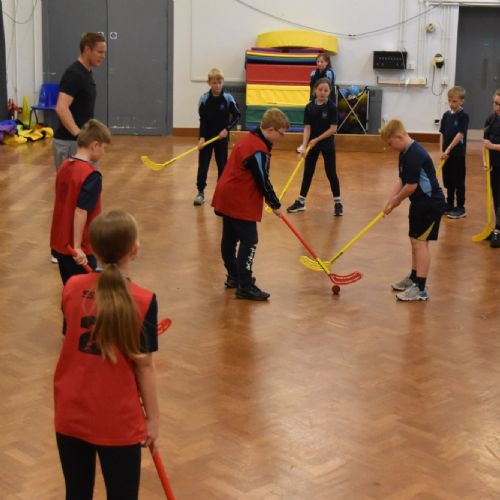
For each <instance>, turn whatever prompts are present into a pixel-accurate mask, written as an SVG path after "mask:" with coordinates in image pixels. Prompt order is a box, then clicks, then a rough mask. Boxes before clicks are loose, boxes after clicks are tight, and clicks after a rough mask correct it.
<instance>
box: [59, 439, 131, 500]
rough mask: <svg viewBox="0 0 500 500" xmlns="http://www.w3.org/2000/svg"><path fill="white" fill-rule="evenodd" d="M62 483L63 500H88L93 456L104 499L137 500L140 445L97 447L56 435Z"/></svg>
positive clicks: (93, 466)
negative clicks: (97, 468) (64, 491)
mask: <svg viewBox="0 0 500 500" xmlns="http://www.w3.org/2000/svg"><path fill="white" fill-rule="evenodd" d="M56 439H57V448H58V450H59V457H60V459H61V465H62V469H63V474H64V481H65V483H66V500H91V499H92V497H93V495H94V482H95V466H96V455H99V461H100V462H101V470H102V475H103V477H104V483H105V485H106V492H107V500H137V499H138V498H139V481H140V477H141V445H140V443H137V444H134V445H130V446H97V445H93V444H91V443H87V442H86V441H82V440H81V439H76V438H73V437H70V436H64V435H62V434H56Z"/></svg>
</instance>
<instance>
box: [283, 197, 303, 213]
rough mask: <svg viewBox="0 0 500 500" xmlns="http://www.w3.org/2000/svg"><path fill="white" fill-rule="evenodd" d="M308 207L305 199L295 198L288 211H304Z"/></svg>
mask: <svg viewBox="0 0 500 500" xmlns="http://www.w3.org/2000/svg"><path fill="white" fill-rule="evenodd" d="M305 209H306V204H305V203H304V202H303V201H300V200H295V201H294V202H293V203H292V204H291V205H290V206H289V207H288V208H287V209H286V211H287V212H290V213H292V214H293V213H295V212H303V211H304V210H305Z"/></svg>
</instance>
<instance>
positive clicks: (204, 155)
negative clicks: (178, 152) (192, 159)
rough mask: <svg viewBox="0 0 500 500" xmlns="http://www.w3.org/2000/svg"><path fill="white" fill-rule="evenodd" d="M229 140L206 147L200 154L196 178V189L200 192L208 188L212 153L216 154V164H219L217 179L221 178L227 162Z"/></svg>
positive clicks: (218, 141) (220, 140) (221, 140)
mask: <svg viewBox="0 0 500 500" xmlns="http://www.w3.org/2000/svg"><path fill="white" fill-rule="evenodd" d="M228 142H229V138H228V137H227V138H225V139H219V140H217V141H215V142H212V143H211V144H209V145H208V146H205V147H204V148H203V149H202V150H201V151H200V152H199V153H198V176H197V178H196V187H197V189H198V191H201V192H203V191H204V190H205V187H206V186H207V174H208V167H209V166H210V160H211V159H212V151H213V152H214V153H215V163H216V164H217V179H218V178H219V177H220V176H221V174H222V171H223V170H224V167H225V166H226V162H227V146H228Z"/></svg>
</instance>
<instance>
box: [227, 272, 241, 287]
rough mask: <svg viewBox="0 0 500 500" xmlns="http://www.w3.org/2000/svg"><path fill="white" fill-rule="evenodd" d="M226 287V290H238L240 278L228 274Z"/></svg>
mask: <svg viewBox="0 0 500 500" xmlns="http://www.w3.org/2000/svg"><path fill="white" fill-rule="evenodd" d="M224 285H225V287H226V288H238V276H231V275H230V274H228V275H227V278H226V282H225V283H224Z"/></svg>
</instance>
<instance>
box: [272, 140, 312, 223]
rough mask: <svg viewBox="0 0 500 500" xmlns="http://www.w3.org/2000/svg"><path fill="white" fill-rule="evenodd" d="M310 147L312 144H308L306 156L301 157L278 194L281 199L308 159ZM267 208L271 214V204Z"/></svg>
mask: <svg viewBox="0 0 500 500" xmlns="http://www.w3.org/2000/svg"><path fill="white" fill-rule="evenodd" d="M310 149H311V146H307V148H306V151H305V154H304V156H302V157H301V158H300V160H299V162H298V163H297V166H296V167H295V168H294V169H293V172H292V175H291V176H290V178H289V179H288V181H287V182H286V184H285V186H284V187H283V189H282V190H281V193H280V194H279V196H278V200H280V201H281V200H282V199H283V196H285V193H286V192H287V191H288V188H289V187H290V184H291V183H292V182H293V180H294V179H295V176H296V175H297V174H298V172H299V170H300V167H301V166H302V164H303V163H304V160H305V159H306V156H307V153H309V150H310ZM265 210H266V212H267V213H268V214H270V213H271V212H272V209H271V207H269V206H266V208H265Z"/></svg>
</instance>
